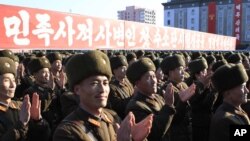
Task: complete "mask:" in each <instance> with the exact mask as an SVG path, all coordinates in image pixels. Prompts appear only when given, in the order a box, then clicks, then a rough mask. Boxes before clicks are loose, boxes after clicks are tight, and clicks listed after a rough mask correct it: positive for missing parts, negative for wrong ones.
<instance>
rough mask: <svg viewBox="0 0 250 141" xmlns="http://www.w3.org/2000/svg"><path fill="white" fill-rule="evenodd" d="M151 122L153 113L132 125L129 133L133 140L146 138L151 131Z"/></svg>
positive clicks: (139, 140) (140, 140)
mask: <svg viewBox="0 0 250 141" xmlns="http://www.w3.org/2000/svg"><path fill="white" fill-rule="evenodd" d="M152 123H153V114H150V115H148V116H147V117H146V118H145V119H143V120H142V121H140V122H138V123H137V124H135V122H134V125H133V126H132V128H131V134H132V138H133V140H134V141H142V140H144V139H146V138H147V136H148V135H149V133H150V131H151V127H152Z"/></svg>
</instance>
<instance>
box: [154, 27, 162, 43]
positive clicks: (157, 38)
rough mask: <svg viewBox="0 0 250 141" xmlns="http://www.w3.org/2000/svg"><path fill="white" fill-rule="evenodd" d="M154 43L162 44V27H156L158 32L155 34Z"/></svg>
mask: <svg viewBox="0 0 250 141" xmlns="http://www.w3.org/2000/svg"><path fill="white" fill-rule="evenodd" d="M153 42H154V44H156V47H159V46H160V43H161V34H160V29H159V28H156V33H155V35H154V40H153Z"/></svg>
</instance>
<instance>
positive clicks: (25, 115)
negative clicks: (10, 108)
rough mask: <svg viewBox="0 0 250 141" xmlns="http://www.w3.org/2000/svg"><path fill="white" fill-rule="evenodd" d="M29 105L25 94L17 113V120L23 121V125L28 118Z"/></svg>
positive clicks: (28, 99) (27, 96) (26, 122)
mask: <svg viewBox="0 0 250 141" xmlns="http://www.w3.org/2000/svg"><path fill="white" fill-rule="evenodd" d="M30 107H31V104H30V98H29V95H25V96H24V100H23V104H22V106H21V110H20V114H19V120H20V121H21V122H22V123H23V125H24V126H26V125H27V124H28V123H29V120H30Z"/></svg>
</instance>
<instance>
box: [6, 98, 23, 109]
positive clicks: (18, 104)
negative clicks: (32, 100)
mask: <svg viewBox="0 0 250 141" xmlns="http://www.w3.org/2000/svg"><path fill="white" fill-rule="evenodd" d="M21 106H22V102H20V101H13V100H11V102H10V104H9V107H10V108H12V109H19V110H20V109H21Z"/></svg>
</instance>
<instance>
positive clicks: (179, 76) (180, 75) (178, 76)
mask: <svg viewBox="0 0 250 141" xmlns="http://www.w3.org/2000/svg"><path fill="white" fill-rule="evenodd" d="M170 75H171V77H172V78H173V81H175V82H177V83H180V82H182V81H184V67H182V66H180V67H178V68H176V69H174V70H173V71H170Z"/></svg>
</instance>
